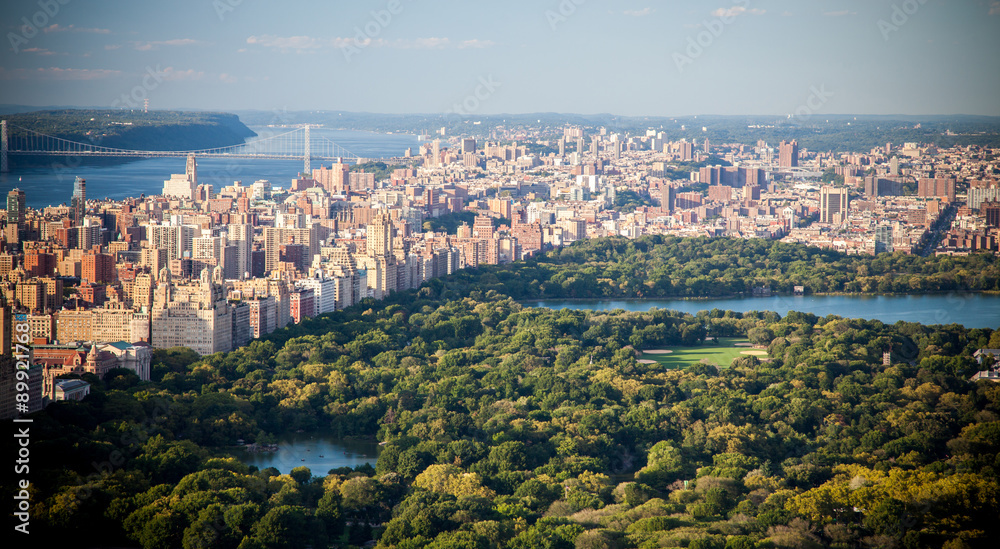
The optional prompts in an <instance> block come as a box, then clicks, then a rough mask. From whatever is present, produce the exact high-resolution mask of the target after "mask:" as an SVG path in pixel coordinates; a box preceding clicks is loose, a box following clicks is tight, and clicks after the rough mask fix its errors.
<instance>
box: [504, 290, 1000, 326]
mask: <svg viewBox="0 0 1000 549" xmlns="http://www.w3.org/2000/svg"><path fill="white" fill-rule="evenodd" d="M523 303H524V304H525V305H528V306H530V307H545V308H548V309H556V310H559V309H564V308H565V309H574V310H592V311H610V310H614V309H624V310H626V311H648V310H650V309H652V308H654V307H655V308H658V309H671V310H675V311H680V312H682V313H690V314H697V313H698V312H699V311H706V310H712V309H719V310H721V311H726V310H730V311H734V312H741V313H745V312H747V311H774V312H776V313H778V314H780V315H782V316H785V315H786V314H788V312H789V311H799V312H802V313H812V314H814V315H817V316H821V317H823V316H827V315H838V316H842V317H844V318H864V319H868V320H880V321H882V322H884V323H886V324H894V323H896V322H897V321H900V320H903V321H906V322H919V323H920V324H925V325H932V324H952V323H957V324H961V325H963V326H965V327H966V328H993V329H996V328H1000V295H985V294H974V293H951V294H934V295H905V296H799V297H792V296H774V297H744V298H725V299H692V300H688V299H634V300H603V299H594V300H586V299H580V300H546V301H530V302H523Z"/></svg>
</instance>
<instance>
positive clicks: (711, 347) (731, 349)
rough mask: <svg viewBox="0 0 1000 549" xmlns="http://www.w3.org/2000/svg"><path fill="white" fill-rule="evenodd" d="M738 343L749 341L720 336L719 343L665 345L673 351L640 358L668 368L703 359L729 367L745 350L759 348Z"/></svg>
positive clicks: (684, 366) (644, 355)
mask: <svg viewBox="0 0 1000 549" xmlns="http://www.w3.org/2000/svg"><path fill="white" fill-rule="evenodd" d="M737 343H749V341H747V340H746V339H740V338H735V337H720V338H719V342H718V343H713V342H705V344H704V345H700V346H698V347H664V348H663V349H664V350H670V351H673V352H672V353H670V354H668V355H660V354H649V353H642V356H641V357H639V358H640V359H641V360H655V361H656V362H658V363H660V364H662V365H664V366H666V367H668V368H687V367H689V366H694V365H695V364H698V363H699V362H701V361H702V359H705V360H707V361H708V363H710V364H714V365H716V366H718V367H720V368H728V367H729V365H730V364H732V362H733V359H734V358H738V357H741V356H746V355H742V354H740V353H742V352H743V351H754V350H759V349H753V348H752V347H737V346H736V344H737ZM757 358H758V359H763V358H767V355H760V356H758V357H757Z"/></svg>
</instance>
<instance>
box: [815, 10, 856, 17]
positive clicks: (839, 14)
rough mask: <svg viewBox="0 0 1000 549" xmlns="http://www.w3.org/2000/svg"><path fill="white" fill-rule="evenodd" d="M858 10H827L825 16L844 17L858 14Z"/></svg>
mask: <svg viewBox="0 0 1000 549" xmlns="http://www.w3.org/2000/svg"><path fill="white" fill-rule="evenodd" d="M857 14H858V12H856V11H851V10H841V11H827V12H823V17H844V16H846V15H857Z"/></svg>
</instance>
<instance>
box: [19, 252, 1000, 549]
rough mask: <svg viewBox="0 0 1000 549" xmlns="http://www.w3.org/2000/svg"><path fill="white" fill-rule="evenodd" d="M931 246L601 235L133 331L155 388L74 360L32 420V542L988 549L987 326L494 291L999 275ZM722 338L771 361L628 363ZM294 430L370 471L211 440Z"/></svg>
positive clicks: (999, 436) (993, 340) (977, 261)
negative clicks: (85, 384) (236, 331)
mask: <svg viewBox="0 0 1000 549" xmlns="http://www.w3.org/2000/svg"><path fill="white" fill-rule="evenodd" d="M726 257H728V258H730V259H732V261H731V262H730V263H729V265H728V267H727V266H725V265H724V264H722V263H721V261H722V260H723V259H724V258H726ZM717 261H718V262H720V263H716V262H717ZM741 261H743V262H744V263H745V264H741ZM782 261H785V262H786V263H787V265H784V264H783V263H782ZM951 261H952V262H951V263H944V260H942V259H929V260H923V259H919V258H909V257H900V256H896V255H893V256H880V257H878V258H870V257H869V258H855V257H847V256H841V255H839V254H835V253H832V252H826V251H822V250H813V249H806V248H800V247H796V246H786V245H776V244H772V243H754V242H749V243H747V242H743V241H713V240H705V239H693V240H679V239H664V240H662V241H656V240H655V239H644V240H640V241H637V242H634V243H628V242H624V241H620V240H617V239H610V240H600V241H593V242H587V243H581V244H578V245H576V246H573V247H571V248H569V250H568V251H567V252H565V253H564V252H558V253H552V254H549V255H547V256H545V257H542V258H539V259H538V260H536V261H533V262H528V263H520V264H515V265H511V266H505V267H495V268H492V267H491V268H486V269H480V270H477V271H469V272H462V273H458V274H456V275H454V276H451V277H448V278H444V279H437V280H433V281H430V282H428V283H427V284H425V285H424V286H423V287H421V288H420V289H419V290H416V291H413V292H407V293H402V294H394V295H392V296H390V297H389V298H388V299H386V300H384V301H381V302H375V301H372V300H366V301H365V302H363V303H361V304H360V305H358V306H356V307H353V308H351V309H348V310H345V311H338V312H336V313H333V314H330V315H324V316H321V317H317V318H313V319H309V320H307V321H304V322H303V323H301V324H299V325H296V326H294V327H290V328H288V329H285V330H281V331H278V332H276V333H274V334H271V335H270V336H268V337H267V338H264V339H262V340H257V341H254V342H252V343H251V344H250V345H248V346H246V347H243V348H241V349H238V350H236V351H233V352H231V353H228V354H217V355H212V356H208V357H204V358H199V357H198V356H197V355H195V354H194V353H193V352H192V351H190V350H186V349H169V350H157V351H156V356H155V360H154V362H155V364H154V368H153V372H154V381H152V382H149V383H139V382H137V380H135V379H134V378H131V377H129V376H127V375H125V374H121V373H119V374H118V375H115V376H112V377H111V378H110V379H107V380H103V381H102V380H97V379H95V378H90V381H92V382H93V383H94V388H93V392H92V394H91V395H90V396H89V397H88V398H87V399H85V400H84V401H82V402H59V403H55V404H53V405H51V406H50V407H49V408H47V409H46V410H45V411H44V412H42V413H38V414H35V415H34V416H33V419H34V422H35V423H34V424H33V425H34V426H33V429H34V431H33V433H34V434H33V436H34V437H35V438H34V439H33V440H34V441H35V443H34V445H33V447H32V482H33V485H32V496H31V497H32V500H31V501H32V506H33V515H32V531H33V534H32V535H35V536H38V537H37V538H35V539H39V540H44V539H47V538H49V537H51V538H52V539H57V538H58V539H65V538H66V536H73V538H74V539H76V540H78V542H79V543H84V544H92V545H95V544H101V545H111V544H116V545H136V544H138V545H141V546H142V547H144V548H160V547H163V548H167V547H170V548H175V547H184V548H194V547H223V548H225V547H231V548H242V549H247V548H257V547H261V548H264V547H303V546H306V545H312V546H313V547H327V546H347V545H354V546H361V545H363V544H365V543H366V542H368V541H370V540H376V541H377V545H378V547H385V548H388V547H400V548H414V549H416V548H423V547H427V548H444V547H448V548H451V547H475V548H482V549H487V548H534V547H553V548H563V547H565V548H574V547H587V548H590V547H595V548H597V547H606V548H622V549H626V548H641V547H695V548H698V547H702V548H718V549H727V548H744V547H747V548H755V547H762V548H763V547H768V548H770V547H844V548H849V547H851V548H853V547H953V548H957V547H991V546H992V544H991V542H989V539H991V538H992V539H996V537H997V535H998V534H1000V531H998V528H1000V526H998V522H997V521H996V510H997V508H998V507H1000V482H998V478H997V472H998V471H1000V415H998V414H1000V384H997V383H993V382H990V381H979V382H975V383H973V382H969V381H968V378H969V377H970V376H971V375H972V374H974V373H975V372H977V371H978V370H979V368H980V366H979V365H978V364H977V363H976V361H975V360H974V359H973V358H972V355H973V353H974V352H975V350H977V349H980V348H1000V332H997V331H993V330H989V329H971V330H970V329H965V328H963V327H962V326H959V325H956V324H951V325H945V326H941V325H938V326H924V325H920V324H914V323H907V322H898V323H896V324H892V325H887V324H884V323H882V322H878V321H866V320H852V319H846V318H841V317H838V316H828V317H822V318H821V317H817V316H815V315H811V314H803V313H795V312H793V313H789V314H788V315H786V316H785V317H781V316H779V315H777V314H775V313H737V312H731V311H719V310H712V311H704V312H702V313H699V314H697V315H689V314H681V313H678V312H674V311H665V310H652V311H649V312H641V313H640V312H625V311H611V312H586V311H571V310H561V311H554V310H548V309H536V308H529V307H525V306H523V305H521V304H520V303H518V302H517V301H516V300H515V298H523V297H525V296H529V297H538V296H541V295H546V296H547V295H549V294H548V293H547V292H552V291H555V290H554V289H553V290H550V289H549V288H556V287H558V288H560V289H562V290H563V291H565V290H566V288H565V287H564V286H563V284H562V283H561V282H560V283H556V281H557V280H562V281H565V280H569V279H570V278H572V277H576V276H580V275H581V273H584V272H585V271H586V270H588V269H594V274H593V276H594V278H593V280H594V281H595V282H596V281H598V280H599V279H601V280H603V279H605V278H610V280H611V281H613V282H614V285H612V283H611V282H601V283H597V284H596V285H595V288H592V289H590V290H588V291H598V292H603V291H604V290H605V289H608V288H617V289H618V290H621V291H624V292H631V291H633V290H632V288H633V287H634V288H636V290H635V291H636V292H637V293H638V291H640V290H638V288H648V286H646V284H645V282H641V281H642V280H643V278H642V277H640V276H639V273H640V272H641V271H638V269H640V268H642V267H643V266H645V267H652V266H654V265H658V266H661V267H662V268H663V275H662V278H661V279H662V280H670V284H671V285H670V286H663V287H664V288H668V287H669V288H676V287H679V285H675V281H679V280H682V278H681V277H682V276H691V275H695V273H701V274H697V275H695V276H704V277H706V278H707V279H709V280H715V281H719V280H726V279H727V277H729V278H728V280H732V281H733V282H732V284H737V282H735V281H742V282H740V284H749V283H751V282H749V280H750V279H751V277H753V278H752V280H753V282H752V284H759V283H760V281H759V280H760V279H758V278H756V277H757V276H758V274H760V275H763V274H764V273H768V272H769V271H770V273H771V274H768V275H767V276H768V277H774V278H773V279H769V278H766V277H765V278H763V280H764V282H766V281H767V280H774V281H776V282H777V281H778V280H779V279H781V278H787V277H797V279H802V280H813V279H814V278H815V279H816V280H820V279H821V278H822V276H824V275H823V274H819V273H826V272H828V270H830V271H833V270H838V269H836V268H835V267H834V265H839V266H840V268H839V272H841V273H844V271H847V270H848V269H846V266H848V265H851V266H853V267H856V268H860V267H865V268H867V269H868V273H869V274H868V275H865V276H866V277H867V276H875V277H881V276H887V273H892V280H895V278H896V277H898V276H899V273H902V272H907V273H908V274H909V276H911V277H919V279H920V280H925V281H929V280H932V279H933V280H939V281H941V282H942V283H944V282H945V281H948V283H950V284H963V285H965V286H966V287H969V285H974V284H979V283H980V282H977V281H979V280H982V282H983V283H984V284H985V279H980V278H979V277H980V276H981V275H982V273H983V272H987V273H988V272H990V269H995V268H996V265H995V263H994V262H993V261H994V260H990V259H986V258H961V259H960V258H956V259H955V260H951ZM675 263H676V265H678V266H679V269H681V270H684V269H690V271H688V272H687V274H686V275H680V274H677V273H675V272H674V271H675V269H674V268H672V267H671V266H672V265H674V264H675ZM796 263H797V266H794V267H793V265H794V264H796ZM713 265H715V268H716V269H717V270H718V273H713V269H712V268H710V267H711V266H713ZM782 265H784V267H782ZM974 266H975V268H973V267H974ZM942 267H947V268H942ZM615 269H618V270H619V271H617V276H611V277H609V276H607V275H608V274H615V273H609V271H612V270H615ZM744 269H745V271H744ZM774 269H778V270H779V271H780V274H779V273H777V272H774ZM781 269H784V270H783V271H782V270H781ZM963 269H968V275H962V276H961V278H958V277H957V271H961V270H963ZM649 272H650V273H652V270H650V271H649ZM845 275H846V276H847V278H846V279H845V280H844V281H843V282H842V283H849V282H851V280H852V279H856V278H858V277H861V275H859V274H856V273H855V272H854V271H850V272H847V273H845ZM587 276H590V275H587ZM635 281H640V283H639V284H636V285H635V286H633V282H635ZM959 281H960V282H959ZM622 282H628V284H621V283H622ZM656 287H658V286H656V285H654V286H653V288H656ZM684 287H685V288H688V286H687V285H686V284H685V285H684ZM733 287H737V286H733ZM572 288H579V289H581V290H580V291H581V292H582V291H583V289H585V288H586V284H583V285H579V286H574V285H573V284H570V286H569V289H572ZM694 288H696V287H694ZM642 291H645V290H642ZM722 337H727V338H728V337H739V338H750V339H752V340H753V341H754V342H755V343H757V344H758V345H760V346H761V347H766V351H767V353H768V357H770V358H769V359H767V361H762V360H760V359H758V358H757V357H754V356H743V357H740V358H737V359H735V360H734V361H733V362H732V363H731V364H729V365H728V367H726V366H723V367H721V368H718V367H716V366H713V365H709V364H696V365H694V366H692V367H690V368H687V369H683V370H680V369H669V368H666V367H664V366H663V365H661V364H656V363H654V364H648V363H643V362H639V360H637V358H638V353H639V351H640V350H643V349H654V348H663V347H665V346H687V347H693V348H697V347H698V346H699V345H702V344H704V342H707V341H711V340H713V339H714V338H722ZM296 430H303V431H306V432H317V433H328V434H331V435H332V436H338V437H347V436H355V437H370V438H376V439H377V440H379V441H380V442H382V443H383V446H382V451H381V454H380V456H379V458H378V461H377V464H376V466H375V467H374V468H372V467H370V466H368V467H359V468H357V469H354V470H351V469H340V470H331V471H310V470H308V469H305V468H296V469H293V470H291V472H290V473H289V474H280V473H279V472H278V471H276V470H274V469H265V470H255V469H253V468H250V467H247V466H246V465H243V464H242V463H239V462H238V461H236V460H235V459H233V458H231V457H228V456H229V452H230V449H231V447H232V445H233V444H235V443H236V441H237V440H238V439H243V440H245V441H247V442H253V441H258V440H267V439H269V438H270V437H273V436H274V435H278V434H282V433H288V432H294V431H296ZM5 482H6V481H5ZM5 486H6V485H5ZM7 490H8V491H10V490H13V487H8V488H7Z"/></svg>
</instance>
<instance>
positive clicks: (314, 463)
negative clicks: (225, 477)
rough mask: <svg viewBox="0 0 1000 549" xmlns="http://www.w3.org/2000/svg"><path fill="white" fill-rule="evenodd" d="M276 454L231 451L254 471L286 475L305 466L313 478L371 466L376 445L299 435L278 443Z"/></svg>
mask: <svg viewBox="0 0 1000 549" xmlns="http://www.w3.org/2000/svg"><path fill="white" fill-rule="evenodd" d="M277 444H278V450H277V451H276V452H248V451H246V450H245V449H236V450H233V451H232V454H233V456H235V457H236V458H237V459H239V460H240V461H242V462H243V463H245V464H247V465H255V466H257V468H258V469H266V468H268V467H274V468H275V469H277V470H278V471H280V472H281V473H282V474H288V473H290V472H291V470H292V469H294V468H296V467H303V466H304V467H308V468H309V470H311V471H312V473H313V474H314V475H317V476H323V475H326V474H327V472H328V471H329V470H330V469H337V468H340V467H357V466H359V465H364V464H366V463H367V464H370V465H371V466H372V467H374V466H375V462H376V460H377V459H378V452H379V445H378V442H376V441H374V440H372V441H367V440H358V439H342V438H336V437H333V436H326V435H322V434H308V433H299V434H294V435H288V436H285V437H282V438H281V439H280V440H278V443H277Z"/></svg>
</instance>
